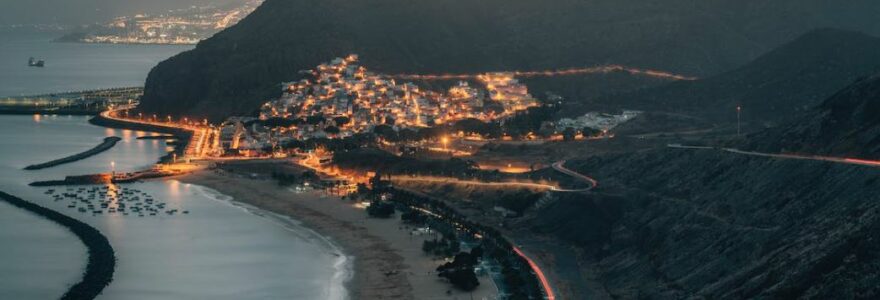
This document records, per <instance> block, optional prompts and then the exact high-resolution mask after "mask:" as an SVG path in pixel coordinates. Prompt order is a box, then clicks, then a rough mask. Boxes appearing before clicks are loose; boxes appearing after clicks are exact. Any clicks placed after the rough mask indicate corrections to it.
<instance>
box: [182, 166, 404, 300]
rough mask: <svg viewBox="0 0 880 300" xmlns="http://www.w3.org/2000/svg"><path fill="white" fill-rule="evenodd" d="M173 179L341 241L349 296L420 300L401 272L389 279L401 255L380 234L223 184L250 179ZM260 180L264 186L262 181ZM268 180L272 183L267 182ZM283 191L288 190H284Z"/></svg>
mask: <svg viewBox="0 0 880 300" xmlns="http://www.w3.org/2000/svg"><path fill="white" fill-rule="evenodd" d="M174 179H176V180H179V181H181V182H185V183H191V184H194V185H199V186H202V187H206V188H209V189H211V190H214V191H217V192H219V193H221V194H223V195H226V196H229V197H231V198H232V200H231V201H232V202H235V203H237V204H245V205H250V206H253V207H256V208H259V209H260V210H263V211H267V212H271V213H274V214H278V215H282V216H286V217H288V218H290V219H292V220H295V221H296V222H299V223H300V224H302V226H303V227H306V228H309V229H310V230H312V231H314V232H316V233H318V235H320V236H323V237H325V238H328V239H330V240H331V241H334V242H336V243H338V244H339V245H340V246H341V249H343V251H342V252H343V253H345V254H347V255H350V256H351V257H352V258H353V259H352V260H351V265H352V271H353V272H352V274H351V276H349V277H350V278H348V280H346V281H345V282H344V284H343V286H344V287H345V289H346V290H347V295H348V299H381V298H397V299H417V298H415V297H414V296H413V295H412V287H411V286H410V285H409V283H408V282H407V281H406V280H405V278H404V277H403V276H402V275H400V274H395V275H392V276H387V277H391V278H386V276H385V275H384V274H383V273H384V272H387V271H385V270H389V271H390V270H392V269H398V268H402V267H403V264H402V258H401V257H399V256H398V255H395V254H394V253H393V250H392V249H391V248H390V247H389V246H388V245H387V244H386V243H383V242H382V241H381V240H380V239H379V238H378V237H375V236H371V235H369V234H366V232H364V231H365V230H364V229H362V228H358V227H357V226H356V225H355V224H351V223H349V222H344V221H339V220H337V219H335V218H333V217H331V216H329V215H327V214H325V213H324V212H321V211H317V210H314V209H310V208H308V207H304V206H301V205H291V203H290V202H287V203H281V202H278V201H271V200H270V201H260V200H259V199H257V198H260V199H275V198H277V197H275V195H271V194H269V193H266V192H261V191H259V190H258V189H255V188H256V186H255V185H253V184H247V185H245V184H244V183H243V182H242V184H235V185H232V184H224V183H223V181H225V180H233V179H234V180H236V183H238V182H239V181H244V180H248V179H239V178H232V177H231V176H224V175H217V174H206V172H205V171H203V172H196V173H192V174H187V175H183V176H179V177H175V178H174ZM252 183H253V182H252ZM257 183H260V185H262V183H263V182H257ZM267 183H270V184H271V182H268V181H267ZM243 187H247V189H242V188H243ZM276 192H277V191H276ZM284 192H287V191H286V190H284ZM248 195H251V196H248ZM269 202H274V203H269ZM364 216H366V213H364ZM377 262H378V263H377Z"/></svg>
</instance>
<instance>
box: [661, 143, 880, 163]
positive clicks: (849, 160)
mask: <svg viewBox="0 0 880 300" xmlns="http://www.w3.org/2000/svg"><path fill="white" fill-rule="evenodd" d="M667 147H669V148H675V149H690V150H718V151H723V152H728V153H734V154H741V155H749V156H759V157H767V158H777V159H796V160H812V161H824V162H831V163H838V164H847V165H859V166H866V167H880V161H878V160H867V159H860V158H849V157H833V156H821V155H800V154H776V153H763V152H755V151H745V150H739V149H735V148H714V147H705V146H685V145H679V144H670V145H667Z"/></svg>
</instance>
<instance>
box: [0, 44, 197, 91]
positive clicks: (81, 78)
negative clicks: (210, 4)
mask: <svg viewBox="0 0 880 300" xmlns="http://www.w3.org/2000/svg"><path fill="white" fill-rule="evenodd" d="M60 35H61V33H58V32H48V33H47V32H30V31H11V30H3V29H0V97H4V96H20V95H30V94H44V93H55V92H62V91H81V90H87V89H95V88H112V87H130V86H143V85H144V80H145V79H146V78H147V74H148V73H149V72H150V69H152V68H153V66H155V65H156V64H157V63H159V62H160V61H162V60H165V59H167V58H169V57H171V56H174V55H175V54H177V53H180V52H183V51H186V50H189V49H191V48H192V47H191V46H142V45H104V44H76V43H53V42H51V41H52V40H53V39H55V38H57V37H58V36H60ZM30 57H35V58H37V59H42V60H45V61H46V67H45V68H33V67H28V66H27V62H28V58H30Z"/></svg>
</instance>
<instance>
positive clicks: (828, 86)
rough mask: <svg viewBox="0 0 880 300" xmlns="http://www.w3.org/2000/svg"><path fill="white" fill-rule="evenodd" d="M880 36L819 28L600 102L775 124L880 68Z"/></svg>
mask: <svg viewBox="0 0 880 300" xmlns="http://www.w3.org/2000/svg"><path fill="white" fill-rule="evenodd" d="M877 53H880V38H876V37H873V36H869V35H866V34H862V33H858V32H852V31H844V30H836V29H819V30H814V31H811V32H809V33H807V34H805V35H803V36H801V37H799V38H797V39H795V40H793V41H791V42H789V43H786V44H785V45H783V46H781V47H779V48H777V49H775V50H773V51H771V52H769V53H767V54H765V55H762V56H761V57H759V58H757V59H755V60H754V61H752V62H750V63H748V64H746V65H744V66H742V67H740V68H737V69H735V70H733V71H730V72H725V73H723V74H719V75H717V76H712V77H709V78H705V79H702V80H698V81H694V82H677V83H673V84H669V85H665V86H661V87H656V88H649V89H644V90H639V91H635V92H631V93H624V94H621V95H615V96H611V97H609V98H606V99H600V100H598V101H596V102H598V103H596V104H605V105H612V106H619V107H629V108H640V109H646V110H663V111H674V112H678V113H692V114H697V115H703V116H708V117H711V118H713V119H716V120H717V121H728V122H730V121H736V107H737V106H742V107H743V118H744V120H746V121H754V122H766V123H769V124H770V125H772V124H773V123H776V124H778V122H779V121H781V120H783V119H784V118H785V117H789V116H791V115H792V114H796V113H802V112H806V111H808V110H810V109H812V108H813V107H815V106H816V105H818V104H819V103H821V102H822V101H823V100H825V99H826V98H828V97H829V96H831V95H832V94H834V93H835V92H836V91H838V90H840V89H841V88H844V87H846V86H847V85H849V84H851V83H852V82H853V81H854V80H856V79H857V78H860V77H864V76H866V75H870V74H873V73H874V72H877V71H880V55H877Z"/></svg>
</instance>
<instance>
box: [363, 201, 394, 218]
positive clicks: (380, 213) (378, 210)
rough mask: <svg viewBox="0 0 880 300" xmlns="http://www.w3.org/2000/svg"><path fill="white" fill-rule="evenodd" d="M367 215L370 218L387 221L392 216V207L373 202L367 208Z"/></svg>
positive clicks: (387, 204)
mask: <svg viewBox="0 0 880 300" xmlns="http://www.w3.org/2000/svg"><path fill="white" fill-rule="evenodd" d="M367 214H368V215H370V216H371V217H376V218H382V219H387V218H390V217H391V216H392V215H394V205H393V204H391V203H385V202H382V201H373V202H372V203H370V206H369V207H367Z"/></svg>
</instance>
